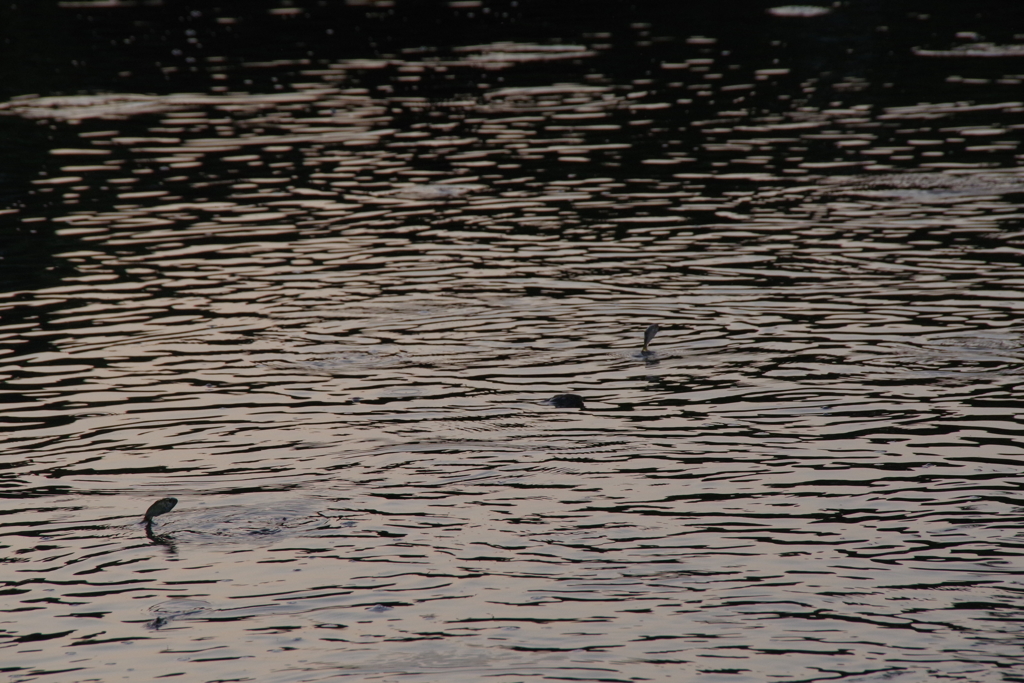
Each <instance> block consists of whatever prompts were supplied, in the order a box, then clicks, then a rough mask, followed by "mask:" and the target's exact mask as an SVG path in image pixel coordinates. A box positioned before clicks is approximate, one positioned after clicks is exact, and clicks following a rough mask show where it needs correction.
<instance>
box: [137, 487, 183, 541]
mask: <svg viewBox="0 0 1024 683" xmlns="http://www.w3.org/2000/svg"><path fill="white" fill-rule="evenodd" d="M177 504H178V499H177V498H161V499H160V500H158V501H157V502H155V503H153V504H152V505H150V506H149V509H147V510H146V516H145V517H144V518H143V522H145V523H146V538H148V539H149V540H151V541H153V543H157V544H159V545H163V546H167V549H168V550H169V551H171V553H174V552H177V548H175V546H174V541H172V540H171V537H170V536H158V535H156V534H154V533H153V518H154V517H158V516H160V515H162V514H165V513H167V512H170V511H171V510H173V509H174V506H175V505H177Z"/></svg>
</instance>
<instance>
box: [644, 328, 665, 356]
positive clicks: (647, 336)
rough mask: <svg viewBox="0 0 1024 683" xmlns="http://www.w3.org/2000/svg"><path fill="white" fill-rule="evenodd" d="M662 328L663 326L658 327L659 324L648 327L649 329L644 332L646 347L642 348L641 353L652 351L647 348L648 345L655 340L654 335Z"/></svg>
mask: <svg viewBox="0 0 1024 683" xmlns="http://www.w3.org/2000/svg"><path fill="white" fill-rule="evenodd" d="M660 330H661V328H660V327H658V325H657V324H655V325H651V326H650V327H648V328H647V331H646V332H644V348H642V349H640V353H643V354H648V353H650V351H648V350H647V345H648V344H650V343H651V342H652V341H653V340H654V335H656V334H658V332H659V331H660Z"/></svg>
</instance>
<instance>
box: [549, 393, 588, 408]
mask: <svg viewBox="0 0 1024 683" xmlns="http://www.w3.org/2000/svg"><path fill="white" fill-rule="evenodd" d="M544 403H546V404H548V405H549V406H554V407H556V408H581V409H582V408H586V406H585V405H583V397H582V396H578V395H577V394H558V395H557V396H552V397H551V398H549V399H548V400H546V401H544Z"/></svg>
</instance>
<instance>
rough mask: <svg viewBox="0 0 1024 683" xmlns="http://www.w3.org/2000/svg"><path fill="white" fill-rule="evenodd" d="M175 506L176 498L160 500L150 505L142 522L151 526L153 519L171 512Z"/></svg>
mask: <svg viewBox="0 0 1024 683" xmlns="http://www.w3.org/2000/svg"><path fill="white" fill-rule="evenodd" d="M177 504H178V499H177V498H161V499H160V500H158V501H157V502H155V503H153V504H152V505H150V506H149V509H148V510H146V518H145V520H144V521H145V522H146V524H151V523H152V522H153V518H154V517H157V516H159V515H162V514H164V513H167V512H170V511H171V510H173V509H174V506H175V505H177Z"/></svg>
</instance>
